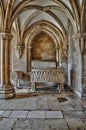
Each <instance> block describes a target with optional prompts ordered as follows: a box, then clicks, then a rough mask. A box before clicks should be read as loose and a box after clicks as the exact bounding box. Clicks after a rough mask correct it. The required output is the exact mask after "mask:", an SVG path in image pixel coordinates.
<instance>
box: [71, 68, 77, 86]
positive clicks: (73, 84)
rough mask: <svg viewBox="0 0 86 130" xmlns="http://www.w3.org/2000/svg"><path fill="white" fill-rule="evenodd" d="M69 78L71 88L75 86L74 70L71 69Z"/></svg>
mask: <svg viewBox="0 0 86 130" xmlns="http://www.w3.org/2000/svg"><path fill="white" fill-rule="evenodd" d="M70 76H71V77H70V78H71V87H74V86H75V79H76V72H75V70H74V69H71V71H70Z"/></svg>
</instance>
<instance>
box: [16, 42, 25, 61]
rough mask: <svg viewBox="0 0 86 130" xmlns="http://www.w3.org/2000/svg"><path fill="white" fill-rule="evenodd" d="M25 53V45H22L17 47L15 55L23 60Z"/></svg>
mask: <svg viewBox="0 0 86 130" xmlns="http://www.w3.org/2000/svg"><path fill="white" fill-rule="evenodd" d="M23 51H24V45H22V44H17V45H15V53H16V56H17V58H18V59H20V58H21V56H22V54H23Z"/></svg>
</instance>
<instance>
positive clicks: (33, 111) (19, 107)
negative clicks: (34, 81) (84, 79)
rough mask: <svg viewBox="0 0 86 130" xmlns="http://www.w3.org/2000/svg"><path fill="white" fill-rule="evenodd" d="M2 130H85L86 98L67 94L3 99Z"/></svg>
mask: <svg viewBox="0 0 86 130" xmlns="http://www.w3.org/2000/svg"><path fill="white" fill-rule="evenodd" d="M0 130H86V98H79V97H77V96H76V95H75V94H74V93H73V92H72V91H69V90H66V91H64V92H61V93H51V94H44V93H41V94H34V96H32V95H30V96H29V95H27V97H26V96H24V95H23V97H22V96H21V95H20V96H17V97H16V98H15V99H11V100H4V99H0Z"/></svg>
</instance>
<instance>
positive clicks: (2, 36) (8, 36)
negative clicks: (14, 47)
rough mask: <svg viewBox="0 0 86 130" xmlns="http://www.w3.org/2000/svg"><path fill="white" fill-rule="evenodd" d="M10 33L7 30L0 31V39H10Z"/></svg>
mask: <svg viewBox="0 0 86 130" xmlns="http://www.w3.org/2000/svg"><path fill="white" fill-rule="evenodd" d="M12 37H13V36H12V35H11V34H10V33H7V32H1V33H0V39H2V38H3V39H12Z"/></svg>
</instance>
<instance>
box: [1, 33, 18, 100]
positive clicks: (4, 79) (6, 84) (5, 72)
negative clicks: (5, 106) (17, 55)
mask: <svg viewBox="0 0 86 130" xmlns="http://www.w3.org/2000/svg"><path fill="white" fill-rule="evenodd" d="M11 38H12V35H11V34H9V33H0V40H1V88H2V91H3V93H4V97H5V98H12V97H14V96H15V91H14V87H13V86H12V84H11V83H10V40H11Z"/></svg>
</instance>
